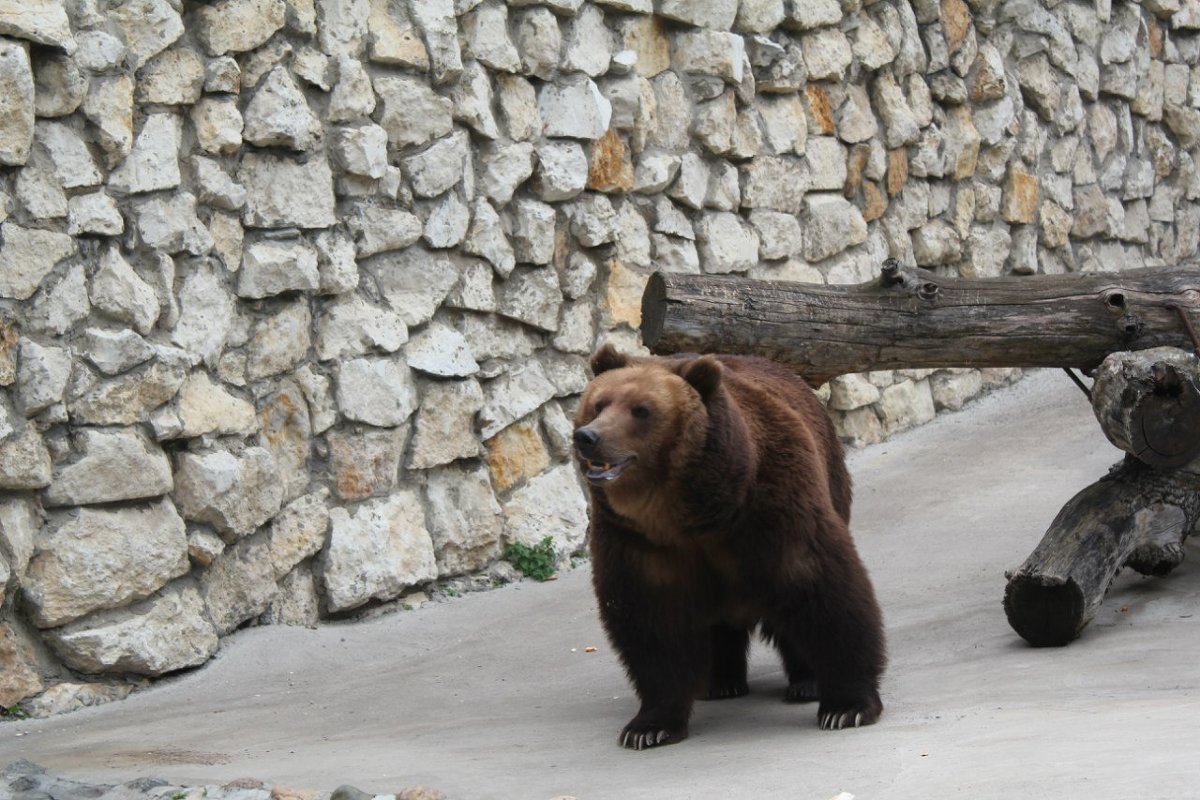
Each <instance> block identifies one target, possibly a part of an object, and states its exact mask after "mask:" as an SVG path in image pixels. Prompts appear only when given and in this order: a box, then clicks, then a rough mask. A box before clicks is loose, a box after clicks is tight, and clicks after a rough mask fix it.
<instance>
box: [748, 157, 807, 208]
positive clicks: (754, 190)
mask: <svg viewBox="0 0 1200 800" xmlns="http://www.w3.org/2000/svg"><path fill="white" fill-rule="evenodd" d="M807 190H808V171H807V167H806V165H805V164H804V162H802V161H801V160H800V159H798V158H795V157H788V156H768V155H762V156H759V157H758V158H756V159H754V160H753V161H751V162H750V163H749V164H748V165H746V166H744V167H743V168H742V205H743V206H745V207H747V208H769V209H772V210H774V211H782V212H784V213H787V214H797V213H799V212H800V210H801V208H802V207H803V203H804V193H805V192H806V191H807Z"/></svg>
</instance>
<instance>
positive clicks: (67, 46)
mask: <svg viewBox="0 0 1200 800" xmlns="http://www.w3.org/2000/svg"><path fill="white" fill-rule="evenodd" d="M0 36H12V37H14V38H17V39H26V40H28V41H31V42H36V43H38V44H45V45H50V46H51V47H57V48H59V49H63V50H73V49H74V46H75V45H74V42H73V40H72V39H71V22H70V20H69V19H68V18H67V9H66V5H65V3H64V2H63V0H0Z"/></svg>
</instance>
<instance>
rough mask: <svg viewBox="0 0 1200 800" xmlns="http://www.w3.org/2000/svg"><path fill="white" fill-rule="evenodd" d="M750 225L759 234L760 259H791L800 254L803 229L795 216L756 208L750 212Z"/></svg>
mask: <svg viewBox="0 0 1200 800" xmlns="http://www.w3.org/2000/svg"><path fill="white" fill-rule="evenodd" d="M750 224H751V225H752V226H754V230H755V231H757V232H758V246H759V250H758V254H759V257H760V258H763V259H775V258H790V257H791V256H794V255H796V254H798V253H799V252H800V250H801V245H802V232H801V231H802V229H801V227H800V221H799V220H798V219H796V217H795V216H794V215H792V214H784V213H781V212H779V211H771V210H769V209H759V208H756V209H754V210H753V211H751V212H750Z"/></svg>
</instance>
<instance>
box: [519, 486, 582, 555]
mask: <svg viewBox="0 0 1200 800" xmlns="http://www.w3.org/2000/svg"><path fill="white" fill-rule="evenodd" d="M503 508H504V541H506V542H519V543H520V544H524V545H526V546H529V547H533V546H536V545H537V544H539V543H540V542H541V541H542V540H543V539H544V538H545V537H547V536H549V537H550V538H551V541H552V542H553V543H554V548H555V551H556V552H557V553H558V554H559V555H560V556H562V555H567V554H569V553H572V552H574V551H575V550H576V549H577V548H579V547H580V546H581V545H582V544H583V541H584V538H585V536H586V533H587V500H586V498H585V497H584V494H583V490H582V489H581V488H580V485H579V478H578V477H577V476H576V474H575V467H574V465H573V464H560V465H559V466H557V467H553V468H551V469H550V470H548V471H547V472H544V473H542V474H541V475H539V476H537V477H536V478H533V479H532V480H530V481H529V482H528V483H526V484H525V485H524V486H523V487H521V488H520V489H518V490H516V491H515V492H514V493H513V495H512V497H510V498H509V499H508V501H507V502H506V503H504V505H503Z"/></svg>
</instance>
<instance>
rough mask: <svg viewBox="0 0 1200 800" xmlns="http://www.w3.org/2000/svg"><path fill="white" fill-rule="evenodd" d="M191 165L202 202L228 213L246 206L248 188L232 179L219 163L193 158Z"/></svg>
mask: <svg viewBox="0 0 1200 800" xmlns="http://www.w3.org/2000/svg"><path fill="white" fill-rule="evenodd" d="M191 165H192V172H193V173H194V174H195V176H196V189H197V191H198V193H199V197H200V202H202V203H206V204H208V205H212V206H216V207H217V208H223V209H226V210H228V211H237V210H238V209H240V208H242V207H243V206H245V205H246V188H245V187H244V186H242V185H241V184H239V183H238V182H237V181H235V180H234V179H233V178H232V177H230V175H229V173H228V172H226V171H225V169H224V168H223V167H222V166H221V165H220V164H219V163H218V162H217V161H215V160H213V159H211V158H205V157H204V156H192V158H191Z"/></svg>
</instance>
